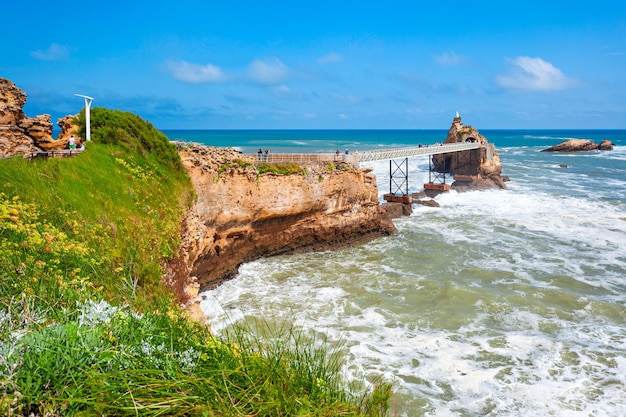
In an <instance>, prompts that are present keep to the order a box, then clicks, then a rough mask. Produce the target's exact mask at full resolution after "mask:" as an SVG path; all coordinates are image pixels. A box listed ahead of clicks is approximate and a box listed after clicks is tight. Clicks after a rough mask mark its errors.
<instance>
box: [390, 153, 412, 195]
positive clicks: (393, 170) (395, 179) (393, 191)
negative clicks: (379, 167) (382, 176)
mask: <svg viewBox="0 0 626 417" xmlns="http://www.w3.org/2000/svg"><path fill="white" fill-rule="evenodd" d="M403 165H404V166H403ZM403 187H404V191H403V190H402V188H403ZM398 194H402V195H403V196H408V195H409V158H404V161H401V162H400V163H398V162H396V161H395V160H393V159H390V160H389V194H386V195H390V196H391V195H393V196H395V195H398ZM385 200H386V198H385ZM387 201H389V200H387Z"/></svg>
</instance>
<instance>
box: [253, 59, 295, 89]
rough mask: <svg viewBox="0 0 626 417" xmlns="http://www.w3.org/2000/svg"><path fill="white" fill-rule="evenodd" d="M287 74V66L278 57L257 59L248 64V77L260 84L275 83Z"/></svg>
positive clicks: (283, 78)
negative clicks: (263, 59)
mask: <svg viewBox="0 0 626 417" xmlns="http://www.w3.org/2000/svg"><path fill="white" fill-rule="evenodd" d="M288 75H289V68H287V66H285V64H283V63H282V62H281V61H280V60H279V59H278V58H274V59H270V60H265V61H261V60H260V59H257V60H255V61H252V62H251V63H250V65H248V78H249V79H250V80H252V81H254V82H257V83H260V84H277V83H280V82H281V81H283V80H285V79H286V78H287V76H288Z"/></svg>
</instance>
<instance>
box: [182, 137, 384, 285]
mask: <svg viewBox="0 0 626 417" xmlns="http://www.w3.org/2000/svg"><path fill="white" fill-rule="evenodd" d="M179 154H180V156H181V158H182V160H183V163H184V165H185V166H186V168H187V170H188V172H189V175H190V177H191V180H192V183H193V186H194V188H195V191H196V193H197V196H198V198H197V202H196V204H195V206H194V207H193V208H192V209H191V210H190V211H189V213H188V215H187V218H186V221H185V225H184V229H185V233H184V237H183V245H182V249H181V253H180V256H179V258H178V259H177V260H175V261H174V263H175V264H176V267H175V268H172V269H175V270H177V271H178V273H179V274H185V273H186V274H188V276H189V277H193V278H191V281H192V282H191V286H192V287H193V286H194V284H193V281H197V283H198V285H199V286H200V287H202V288H203V289H205V288H211V287H214V286H216V285H219V284H220V283H221V282H223V281H224V280H227V279H229V278H232V277H233V276H235V275H236V273H237V270H238V267H239V265H241V264H242V263H244V262H249V261H253V260H255V259H259V258H261V257H267V256H273V255H281V254H291V253H298V252H303V251H310V250H326V249H336V248H341V247H345V246H348V245H354V244H358V243H363V242H367V241H369V240H372V239H374V238H377V237H381V236H387V235H390V234H393V233H394V232H395V230H396V229H395V227H394V225H393V223H392V222H391V218H390V216H389V214H388V212H387V211H386V210H385V208H383V207H382V206H380V205H379V202H378V189H377V186H376V179H375V177H374V176H373V175H370V174H369V173H366V172H364V171H361V170H358V169H355V168H347V169H346V168H345V167H343V168H342V167H340V166H335V165H334V164H333V163H330V164H327V165H323V166H322V165H309V166H306V167H305V168H306V173H305V174H302V173H294V174H287V175H278V174H273V173H265V174H259V171H258V169H257V167H255V165H254V164H255V161H254V159H250V158H247V157H246V156H244V155H242V154H240V153H239V152H237V151H234V150H232V149H221V148H209V147H204V146H195V145H193V146H190V145H182V144H179ZM181 267H183V268H181ZM185 268H186V271H183V269H185ZM198 285H196V287H197V286H198ZM190 295H193V293H192V294H190Z"/></svg>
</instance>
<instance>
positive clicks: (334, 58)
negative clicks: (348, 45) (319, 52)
mask: <svg viewBox="0 0 626 417" xmlns="http://www.w3.org/2000/svg"><path fill="white" fill-rule="evenodd" d="M341 61H343V56H341V54H338V53H336V52H331V53H330V54H328V55H324V56H323V57H320V58H319V59H318V60H317V63H318V64H334V63H335V62H341Z"/></svg>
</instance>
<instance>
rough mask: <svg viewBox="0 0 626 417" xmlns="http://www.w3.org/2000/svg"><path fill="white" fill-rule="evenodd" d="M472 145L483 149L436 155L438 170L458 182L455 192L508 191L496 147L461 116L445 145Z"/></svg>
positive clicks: (435, 165) (456, 120) (456, 119)
mask: <svg viewBox="0 0 626 417" xmlns="http://www.w3.org/2000/svg"><path fill="white" fill-rule="evenodd" d="M469 142H472V143H474V142H476V143H479V144H480V147H479V148H478V149H472V150H468V151H463V152H453V153H445V154H440V155H433V165H434V170H435V171H437V172H445V173H446V174H450V175H453V176H454V179H455V181H454V182H453V183H452V186H451V188H453V189H456V190H457V191H467V190H484V189H489V188H501V189H505V188H506V185H505V184H504V179H503V178H502V177H501V174H502V164H501V162H500V158H499V156H498V152H497V151H496V150H495V147H494V145H493V144H491V143H489V142H488V141H487V138H485V137H484V136H483V135H481V134H480V133H479V132H478V130H476V129H474V128H473V127H472V126H470V125H464V124H463V123H462V121H461V116H459V113H458V112H457V113H456V117H455V118H454V119H453V121H452V126H450V129H449V130H448V136H447V137H446V140H445V143H446V144H449V143H469Z"/></svg>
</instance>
